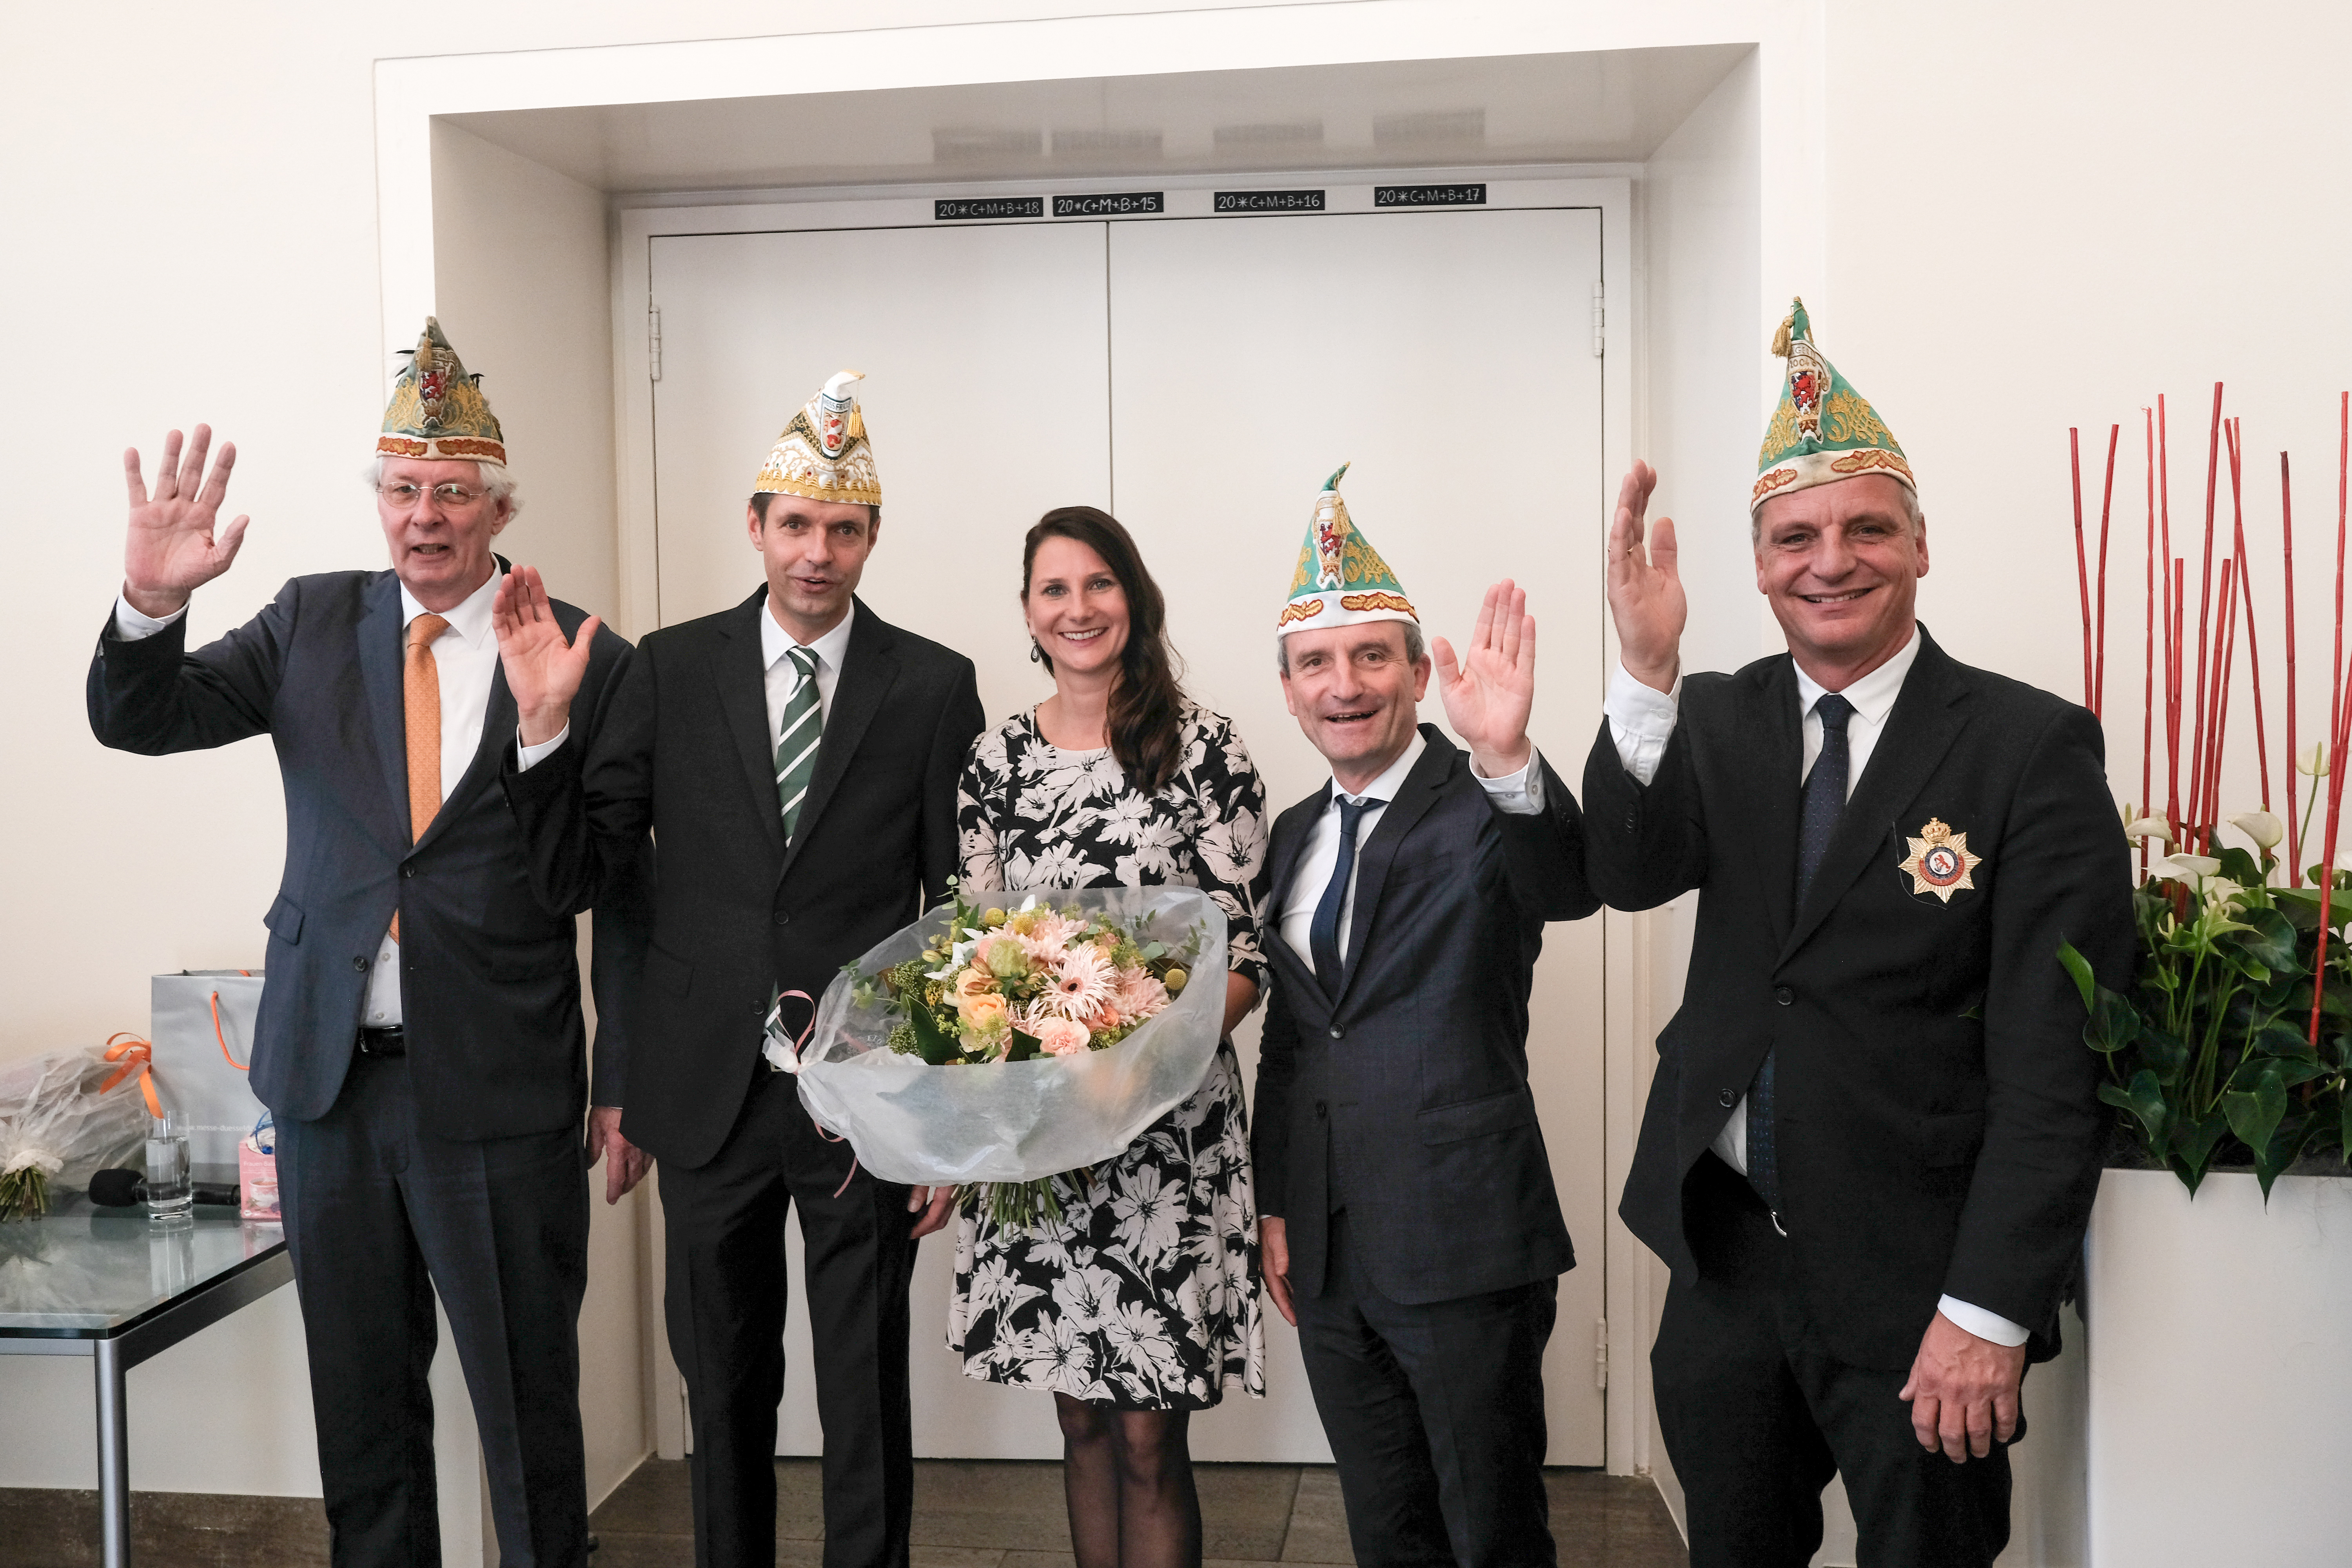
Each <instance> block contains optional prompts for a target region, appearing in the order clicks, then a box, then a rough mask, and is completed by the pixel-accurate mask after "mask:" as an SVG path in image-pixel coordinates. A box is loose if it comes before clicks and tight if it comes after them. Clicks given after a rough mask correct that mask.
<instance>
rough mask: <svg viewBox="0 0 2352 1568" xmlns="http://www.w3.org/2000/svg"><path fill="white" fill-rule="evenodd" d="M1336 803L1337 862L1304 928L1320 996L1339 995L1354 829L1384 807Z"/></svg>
mask: <svg viewBox="0 0 2352 1568" xmlns="http://www.w3.org/2000/svg"><path fill="white" fill-rule="evenodd" d="M1337 798H1338V800H1339V859H1337V860H1336V861H1334V862H1332V866H1331V879H1330V880H1329V881H1328V882H1326V883H1325V884H1324V885H1323V900H1322V901H1321V902H1320V903H1318V904H1317V905H1316V906H1315V921H1314V923H1313V924H1312V925H1310V926H1308V927H1307V951H1308V952H1310V953H1311V954H1313V956H1314V959H1315V978H1316V979H1318V980H1320V981H1321V982H1322V983H1323V991H1324V994H1326V995H1328V996H1337V995H1338V994H1339V974H1340V972H1341V964H1340V962H1339V911H1340V910H1341V909H1342V908H1344V907H1345V906H1346V904H1347V901H1348V879H1349V877H1351V876H1353V875H1354V874H1355V869H1356V829H1357V828H1358V827H1359V826H1361V825H1362V823H1363V820H1364V813H1366V812H1368V811H1370V810H1372V809H1373V808H1374V807H1376V806H1382V805H1388V802H1387V801H1384V800H1349V798H1348V797H1347V796H1346V795H1340V796H1339V797H1337Z"/></svg>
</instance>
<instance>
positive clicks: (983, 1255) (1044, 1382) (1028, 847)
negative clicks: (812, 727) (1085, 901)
mask: <svg viewBox="0 0 2352 1568" xmlns="http://www.w3.org/2000/svg"><path fill="white" fill-rule="evenodd" d="M1182 726H1183V740H1184V755H1183V764H1182V765H1181V767H1180V768H1179V769H1178V770H1177V772H1176V774H1175V776H1174V777H1173V778H1171V780H1170V781H1169V782H1168V784H1166V785H1165V786H1163V787H1162V788H1161V789H1160V791H1159V793H1158V794H1156V795H1144V794H1142V793H1141V792H1139V791H1138V790H1136V789H1134V788H1132V787H1131V786H1130V785H1129V783H1128V780H1127V774H1126V773H1125V771H1124V770H1122V769H1121V768H1120V767H1119V765H1118V760H1117V759H1116V758H1114V757H1113V756H1112V755H1111V753H1110V752H1108V751H1107V750H1105V751H1093V752H1067V751H1063V750H1062V749H1060V748H1059V747H1056V746H1054V745H1050V744H1048V743H1047V742H1046V741H1045V736H1044V735H1043V734H1042V733H1041V732H1040V731H1039V730H1038V728H1037V721H1036V714H1035V711H1034V710H1031V711H1029V712H1024V713H1017V714H1015V715H1013V717H1012V718H1010V719H1008V720H1006V721H1004V722H1003V723H1002V724H1000V725H998V726H997V727H996V728H995V729H993V730H991V731H988V732H986V733H985V734H983V735H982V736H981V737H980V739H979V740H978V741H976V742H973V744H972V752H971V760H970V761H968V762H967V763H965V764H964V771H963V779H962V782H961V786H960V788H959V791H958V799H957V827H958V829H959V831H960V833H961V840H962V861H963V879H964V883H965V885H966V886H967V887H971V888H1003V889H1009V890H1011V891H1014V892H1021V891H1025V890H1032V889H1049V888H1113V887H1127V888H1134V887H1147V886H1152V885H1157V884H1163V883H1176V884H1180V885H1182V886H1186V887H1196V888H1199V889H1202V891H1203V892H1206V893H1207V894H1208V895H1209V896H1210V897H1211V898H1213V899H1214V900H1216V901H1217V903H1218V904H1219V906H1221V907H1222V908H1223V910H1224V911H1225V928H1226V943H1227V950H1228V958H1227V962H1228V963H1229V964H1230V966H1231V969H1232V972H1233V973H1235V974H1239V975H1242V976H1244V977H1245V978H1247V979H1249V980H1252V981H1255V982H1256V983H1257V984H1259V985H1260V986H1261V987H1263V985H1264V984H1265V972H1264V961H1263V958H1262V956H1261V952H1260V949H1259V945H1258V930H1257V887H1256V884H1257V880H1258V873H1259V870H1260V868H1261V867H1262V866H1263V865H1264V864H1265V840H1266V826H1267V825H1266V818H1265V788H1264V786H1262V785H1261V784H1259V783H1258V777H1257V770H1256V768H1255V767H1254V766H1253V765H1252V764H1251V763H1250V757H1249V752H1248V750H1247V749H1246V748H1245V747H1244V746H1243V744H1242V742H1241V737H1240V736H1238V735H1236V734H1234V727H1233V725H1232V724H1231V723H1230V722H1229V721H1226V720H1225V719H1223V718H1222V717H1220V716H1218V715H1217V714H1214V713H1212V712H1210V711H1208V710H1206V709H1203V708H1201V707H1198V706H1196V705H1194V704H1192V703H1189V702H1188V703H1187V704H1185V707H1184V711H1183V714H1182ZM1080 1185H1081V1184H1075V1183H1072V1182H1067V1181H1065V1182H1063V1183H1062V1184H1061V1187H1060V1197H1061V1202H1062V1217H1061V1218H1060V1219H1059V1220H1041V1221H1040V1222H1038V1223H1037V1224H1036V1225H1034V1226H1026V1227H1020V1228H1014V1229H1011V1230H1007V1229H1003V1228H1001V1227H999V1226H996V1225H995V1224H994V1223H993V1222H992V1221H991V1220H990V1219H989V1218H988V1216H987V1215H986V1213H985V1212H984V1206H983V1207H982V1212H977V1213H966V1214H963V1215H961V1217H960V1219H959V1221H958V1224H957V1228H956V1251H955V1264H956V1273H955V1293H954V1296H953V1298H952V1300H950V1303H949V1309H948V1348H949V1349H950V1350H952V1351H955V1352H957V1353H958V1354H960V1355H961V1356H962V1357H963V1370H964V1375H965V1376H966V1377H971V1378H976V1379H979V1380H982V1381H984V1382H990V1383H1002V1384H1010V1385H1012V1386H1013V1387H1017V1388H1039V1389H1050V1390H1052V1391H1053V1392H1055V1393H1057V1394H1068V1395H1069V1396H1071V1397H1072V1398H1074V1399H1083V1400H1087V1401H1090V1402H1093V1403H1097V1404H1107V1405H1118V1406H1119V1407H1122V1408H1126V1409H1142V1410H1205V1409H1207V1408H1209V1407H1210V1406H1211V1405H1215V1404H1216V1403H1217V1401H1218V1400H1219V1398H1221V1397H1222V1396H1223V1393H1224V1389H1225V1385H1226V1384H1240V1385H1241V1386H1242V1387H1243V1388H1244V1389H1246V1390H1247V1391H1248V1392H1249V1393H1251V1394H1256V1395H1259V1396H1261V1397H1262V1396H1263V1395H1264V1394H1265V1325H1264V1322H1263V1320H1262V1319H1261V1318H1260V1316H1259V1305H1258V1258H1257V1208H1256V1204H1255V1200H1254V1198H1253V1196H1252V1194H1251V1190H1250V1163H1249V1127H1248V1121H1247V1113H1246V1111H1245V1110H1244V1105H1243V1100H1242V1079H1241V1063H1240V1062H1239V1060H1238V1059H1237V1058H1235V1057H1234V1047H1233V1042H1232V1041H1230V1040H1227V1041H1224V1042H1223V1043H1221V1044H1220V1045H1219V1046H1218V1047H1217V1054H1216V1056H1215V1057H1214V1058H1212V1060H1211V1062H1210V1066H1209V1072H1208V1076H1207V1077H1206V1078H1205V1079H1202V1084H1201V1088H1200V1089H1199V1091H1198V1092H1197V1093H1195V1094H1194V1095H1193V1096H1192V1098H1191V1099H1190V1100H1186V1101H1184V1103H1183V1104H1181V1105H1180V1106H1178V1107H1177V1108H1176V1109H1175V1110H1171V1111H1170V1112H1169V1113H1168V1114H1167V1115H1166V1116H1164V1117H1162V1118H1160V1121H1157V1122H1155V1123H1153V1124H1152V1126H1151V1127H1150V1130H1149V1131H1146V1132H1145V1133H1144V1134H1143V1136H1142V1137H1140V1138H1139V1139H1137V1140H1136V1141H1135V1142H1133V1143H1132V1144H1130V1145H1129V1146H1128V1149H1127V1152H1125V1153H1123V1154H1120V1155H1118V1157H1117V1158H1115V1159H1113V1160H1111V1161H1109V1162H1108V1163H1105V1164H1102V1165H1098V1166H1097V1167H1095V1170H1094V1173H1093V1180H1092V1182H1091V1184H1084V1190H1076V1189H1077V1188H1078V1187H1079V1186H1080Z"/></svg>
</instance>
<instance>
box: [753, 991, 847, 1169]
mask: <svg viewBox="0 0 2352 1568" xmlns="http://www.w3.org/2000/svg"><path fill="white" fill-rule="evenodd" d="M786 996H797V997H799V998H800V999H801V1000H802V1001H803V1002H805V1003H807V1004H808V1005H809V1021H808V1023H807V1024H806V1025H804V1026H803V1027H802V1029H801V1032H800V1036H799V1037H798V1038H796V1039H795V1040H793V1045H792V1052H793V1067H792V1070H793V1072H794V1073H795V1074H797V1073H798V1072H799V1071H800V1070H801V1052H802V1051H803V1049H805V1048H806V1047H807V1046H808V1037H809V1036H811V1035H813V1034H814V1033H815V1032H816V998H815V997H814V996H812V995H810V994H808V993H807V992H805V991H786V992H782V993H781V994H778V996H777V997H776V1000H775V1001H774V1003H773V1004H772V1005H770V1007H769V1008H768V1016H769V1017H770V1018H771V1019H772V1020H781V1019H782V1017H783V1012H784V998H785V997H786ZM778 1070H779V1071H781V1070H782V1069H781V1068H779V1069H778ZM809 1125H810V1126H812V1127H814V1128H815V1129H816V1131H817V1136H818V1137H820V1138H823V1139H824V1140H825V1141H826V1142H833V1143H841V1142H847V1140H845V1138H843V1137H842V1135H841V1134H840V1133H838V1132H835V1131H831V1130H830V1129H828V1128H827V1127H825V1126H824V1123H822V1122H820V1121H817V1120H816V1119H815V1118H814V1117H811V1118H810V1119H809ZM856 1179H857V1151H856V1150H855V1149H852V1150H851V1151H850V1152H849V1174H847V1175H845V1176H844V1177H842V1178H841V1185H839V1186H837V1187H835V1188H834V1189H833V1195H834V1196H835V1197H839V1196H840V1195H841V1194H844V1193H845V1192H847V1191H848V1190H849V1184H850V1183H851V1182H853V1181H856Z"/></svg>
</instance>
